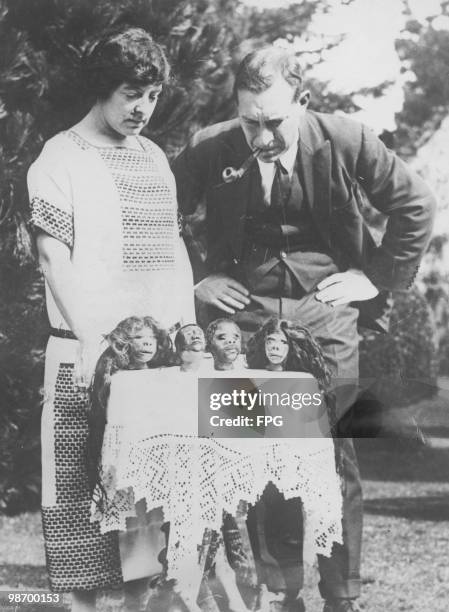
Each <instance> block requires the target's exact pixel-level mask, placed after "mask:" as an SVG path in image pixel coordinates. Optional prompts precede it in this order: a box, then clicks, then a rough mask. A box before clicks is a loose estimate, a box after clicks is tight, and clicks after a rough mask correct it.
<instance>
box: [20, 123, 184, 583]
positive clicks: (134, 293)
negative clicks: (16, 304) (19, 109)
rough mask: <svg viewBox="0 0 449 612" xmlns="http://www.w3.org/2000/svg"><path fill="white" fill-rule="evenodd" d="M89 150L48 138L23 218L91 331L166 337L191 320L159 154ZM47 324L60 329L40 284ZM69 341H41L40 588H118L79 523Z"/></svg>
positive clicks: (101, 545)
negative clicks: (58, 258) (50, 245)
mask: <svg viewBox="0 0 449 612" xmlns="http://www.w3.org/2000/svg"><path fill="white" fill-rule="evenodd" d="M138 142H139V144H140V146H141V150H134V149H128V148H124V147H103V148H99V147H94V146H92V145H90V144H89V143H88V142H86V141H85V140H84V139H82V138H81V137H80V136H79V135H78V134H76V133H75V132H73V131H68V132H63V133H60V134H58V135H56V136H55V137H53V138H52V139H51V140H49V141H48V142H47V143H46V145H45V146H44V149H43V151H42V153H41V154H40V156H39V158H38V159H37V160H36V161H35V162H34V164H33V165H32V166H31V168H30V170H29V174H28V187H29V194H30V200H31V209H32V221H33V224H34V226H35V227H36V228H37V230H44V231H45V232H47V233H48V234H50V235H51V236H54V237H55V238H57V239H58V240H61V241H62V242H63V243H65V244H66V245H67V246H69V248H70V251H71V261H72V264H73V267H74V270H75V271H76V273H77V274H78V276H79V278H80V279H81V285H80V286H81V290H80V293H79V296H78V297H79V304H80V307H81V308H83V309H84V316H85V320H88V322H89V326H90V329H91V330H92V333H95V334H104V333H107V332H110V331H111V330H112V329H113V328H114V327H115V326H116V325H117V323H118V322H119V321H121V320H122V319H124V318H126V317H128V316H131V315H140V316H143V315H151V316H153V317H154V318H155V319H156V320H158V321H159V322H160V323H161V324H162V325H163V326H164V327H166V328H167V329H170V328H174V327H176V326H177V325H179V324H185V323H190V322H192V321H194V320H195V315H194V304H193V282H192V273H191V267H190V263H189V260H188V256H187V253H186V250H185V246H184V243H183V241H182V238H181V237H180V236H179V227H178V218H177V205H176V191H175V183H174V179H173V176H172V174H171V171H170V169H169V166H168V162H167V160H166V158H165V156H164V154H163V153H162V151H161V150H160V149H159V148H158V147H157V146H156V145H155V144H154V143H152V142H151V141H149V140H148V139H146V138H143V137H139V138H138ZM46 303H47V310H48V316H49V319H50V325H51V326H52V327H53V328H59V329H64V330H68V329H69V327H68V325H67V323H66V321H65V320H64V318H63V316H62V314H61V313H60V312H59V310H58V307H57V305H56V303H55V300H54V299H53V296H52V294H51V292H50V290H49V288H48V287H46ZM77 347H78V342H77V341H76V340H71V339H65V338H58V337H50V339H49V342H48V346H47V352H46V364H45V383H44V388H45V401H44V408H43V415H42V471H43V483H42V513H43V525H44V536H45V545H46V555H47V567H48V572H49V577H50V584H51V587H52V588H53V589H55V590H62V591H66V590H73V589H82V590H83V589H86V590H88V589H95V588H100V587H103V586H113V585H118V584H120V583H121V581H122V573H121V568H120V560H119V554H118V545H117V538H116V534H106V535H102V534H101V533H100V530H99V527H98V525H95V524H92V523H91V521H90V496H89V492H88V487H87V478H86V471H85V467H84V452H85V441H86V435H87V422H86V418H85V408H86V406H85V399H84V398H83V397H82V396H81V395H80V394H79V393H78V391H77V389H76V388H75V386H74V384H73V368H74V363H75V360H76V355H77Z"/></svg>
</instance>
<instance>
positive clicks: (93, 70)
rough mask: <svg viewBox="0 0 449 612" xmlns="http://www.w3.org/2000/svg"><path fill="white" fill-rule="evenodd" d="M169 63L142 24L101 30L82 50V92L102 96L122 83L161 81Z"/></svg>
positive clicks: (106, 95) (99, 98)
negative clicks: (104, 31)
mask: <svg viewBox="0 0 449 612" xmlns="http://www.w3.org/2000/svg"><path fill="white" fill-rule="evenodd" d="M169 72H170V67H169V64H168V61H167V58H166V57H165V54H164V51H163V50H162V47H161V46H160V45H158V44H157V43H156V42H154V40H153V39H152V37H151V35H150V34H149V33H148V32H146V31H145V30H143V29H142V28H130V27H126V28H123V27H122V28H120V29H117V28H116V29H114V30H111V31H108V32H106V33H104V34H103V35H102V36H101V37H100V39H99V40H97V41H96V42H94V43H93V44H92V45H91V46H90V47H89V48H88V49H87V50H86V52H85V54H84V57H83V73H84V78H85V85H86V93H87V95H89V96H91V97H92V98H93V99H94V100H105V99H107V98H109V96H110V95H111V94H112V93H113V91H115V90H116V89H117V87H119V86H120V85H122V84H123V83H129V84H131V85H145V86H146V85H163V84H164V83H166V82H167V80H168V76H169Z"/></svg>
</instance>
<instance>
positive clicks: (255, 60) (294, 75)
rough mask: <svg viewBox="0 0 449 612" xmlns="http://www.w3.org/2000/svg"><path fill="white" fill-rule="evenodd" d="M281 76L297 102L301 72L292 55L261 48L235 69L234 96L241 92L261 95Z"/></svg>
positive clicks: (281, 50)
mask: <svg viewBox="0 0 449 612" xmlns="http://www.w3.org/2000/svg"><path fill="white" fill-rule="evenodd" d="M279 76H281V77H282V78H283V79H285V80H286V81H287V83H289V85H291V86H292V88H293V89H294V98H293V101H294V102H297V101H298V100H299V96H300V94H301V90H302V71H301V66H300V64H299V60H298V58H297V57H296V55H295V54H294V53H292V52H291V51H288V50H286V49H282V48H280V47H272V46H271V47H263V48H262V49H258V50H256V51H252V52H251V53H249V54H248V55H247V56H246V57H244V58H243V60H242V62H241V64H240V66H239V67H238V69H237V73H236V76H235V83H234V94H235V96H237V92H239V91H241V90H244V89H246V90H248V91H251V92H253V93H257V94H258V93H262V92H264V91H265V90H267V89H268V88H269V87H271V85H272V84H273V83H274V81H275V80H276V78H277V77H279Z"/></svg>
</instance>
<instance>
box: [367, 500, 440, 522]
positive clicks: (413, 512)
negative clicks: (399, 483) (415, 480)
mask: <svg viewBox="0 0 449 612" xmlns="http://www.w3.org/2000/svg"><path fill="white" fill-rule="evenodd" d="M363 507H364V511H365V512H366V513H367V514H375V515H380V516H394V517H397V518H406V519H409V520H412V521H449V496H448V495H429V496H426V497H382V498H380V499H368V500H366V501H365V502H364V504H363Z"/></svg>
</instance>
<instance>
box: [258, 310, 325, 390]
mask: <svg viewBox="0 0 449 612" xmlns="http://www.w3.org/2000/svg"><path fill="white" fill-rule="evenodd" d="M273 333H283V334H284V335H285V337H286V338H287V340H288V346H289V351H288V355H287V359H286V361H285V366H284V369H285V370H291V371H293V372H309V373H310V374H312V375H313V376H314V377H315V378H316V379H317V381H318V383H319V385H320V387H321V388H322V389H323V390H324V389H327V388H328V387H329V383H330V372H329V368H328V366H327V365H326V361H325V359H324V355H323V350H322V348H321V346H320V344H319V343H318V342H317V340H315V338H314V337H313V336H312V334H311V332H310V330H309V328H308V327H306V326H305V325H301V324H300V323H299V322H297V321H288V320H287V319H279V318H277V317H273V318H271V319H268V321H267V322H266V323H265V324H264V325H262V327H260V328H259V329H258V330H257V332H256V333H255V334H254V335H253V336H252V337H251V338H250V339H249V341H248V348H247V352H246V361H247V363H248V367H250V368H256V369H265V368H266V367H267V364H268V359H267V355H266V352H265V340H266V338H267V336H269V335H270V334H273Z"/></svg>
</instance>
